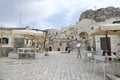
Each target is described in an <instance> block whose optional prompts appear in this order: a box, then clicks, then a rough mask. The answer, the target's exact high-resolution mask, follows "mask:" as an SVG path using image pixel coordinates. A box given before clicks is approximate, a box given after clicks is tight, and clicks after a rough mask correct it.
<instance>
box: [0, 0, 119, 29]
mask: <svg viewBox="0 0 120 80" xmlns="http://www.w3.org/2000/svg"><path fill="white" fill-rule="evenodd" d="M95 6H96V9H99V8H102V7H103V8H105V7H109V6H114V7H120V1H119V0H1V1H0V27H25V26H30V27H31V28H36V29H51V28H54V29H61V27H66V26H69V25H74V24H75V23H76V22H78V19H79V17H80V14H81V13H82V12H83V11H85V10H87V9H95Z"/></svg>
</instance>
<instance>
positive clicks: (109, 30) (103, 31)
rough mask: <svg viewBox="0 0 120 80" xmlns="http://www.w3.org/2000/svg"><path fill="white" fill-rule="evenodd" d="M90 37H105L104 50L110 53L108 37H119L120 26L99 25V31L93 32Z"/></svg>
mask: <svg viewBox="0 0 120 80" xmlns="http://www.w3.org/2000/svg"><path fill="white" fill-rule="evenodd" d="M91 35H93V36H96V35H105V36H106V44H107V46H106V48H107V50H108V51H110V45H109V44H108V35H120V24H105V25H101V26H100V27H99V29H97V30H96V31H95V32H93V33H92V34H91Z"/></svg>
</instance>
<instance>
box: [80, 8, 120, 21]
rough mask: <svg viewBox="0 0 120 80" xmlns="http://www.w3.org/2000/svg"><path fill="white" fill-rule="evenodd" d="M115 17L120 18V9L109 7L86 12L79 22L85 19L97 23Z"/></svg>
mask: <svg viewBox="0 0 120 80" xmlns="http://www.w3.org/2000/svg"><path fill="white" fill-rule="evenodd" d="M113 17H120V8H115V7H107V8H100V9H97V10H92V9H90V10H86V11H85V12H83V13H82V14H81V16H80V18H79V21H80V20H81V19H83V18H86V19H94V20H95V21H104V20H105V19H108V18H113Z"/></svg>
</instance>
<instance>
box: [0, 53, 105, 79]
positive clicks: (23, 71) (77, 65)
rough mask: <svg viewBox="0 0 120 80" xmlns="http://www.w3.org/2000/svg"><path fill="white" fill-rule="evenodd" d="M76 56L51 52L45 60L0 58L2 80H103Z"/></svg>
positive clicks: (0, 76)
mask: <svg viewBox="0 0 120 80" xmlns="http://www.w3.org/2000/svg"><path fill="white" fill-rule="evenodd" d="M83 58H84V57H83ZM83 58H82V59H77V58H76V54H75V53H73V52H71V53H60V52H49V56H46V57H45V58H44V59H9V58H4V57H3V58H0V80H103V78H102V77H101V76H98V75H94V74H93V67H91V66H93V64H89V63H88V62H85V61H84V59H83Z"/></svg>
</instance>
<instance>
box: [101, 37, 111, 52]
mask: <svg viewBox="0 0 120 80" xmlns="http://www.w3.org/2000/svg"><path fill="white" fill-rule="evenodd" d="M108 44H109V48H110V50H111V44H110V37H108ZM100 46H101V49H102V50H107V43H106V38H105V37H101V38H100Z"/></svg>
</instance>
